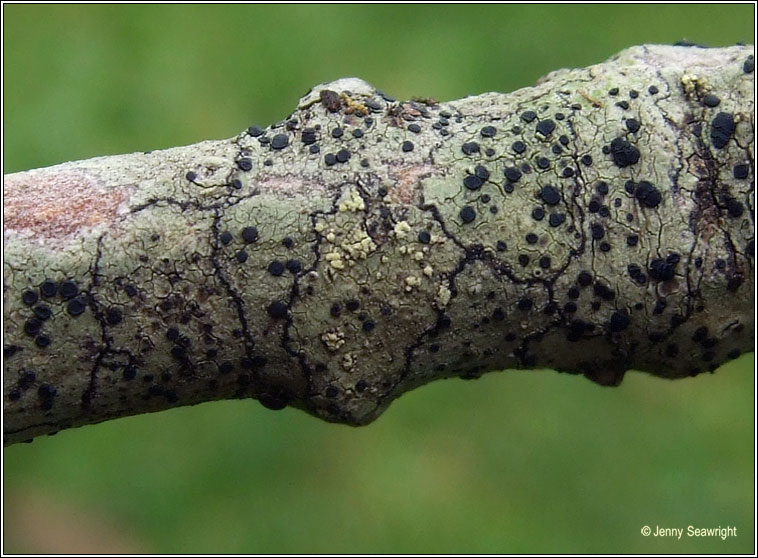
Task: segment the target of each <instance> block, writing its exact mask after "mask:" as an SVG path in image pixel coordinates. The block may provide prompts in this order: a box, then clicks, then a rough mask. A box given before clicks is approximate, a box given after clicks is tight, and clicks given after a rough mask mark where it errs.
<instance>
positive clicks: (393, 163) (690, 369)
mask: <svg viewBox="0 0 758 558" xmlns="http://www.w3.org/2000/svg"><path fill="white" fill-rule="evenodd" d="M753 65H754V62H753V47H733V48H723V49H700V48H686V47H664V46H641V47H635V48H631V49H628V50H626V51H624V52H622V53H621V54H619V55H618V56H616V57H615V58H613V59H611V60H610V61H608V62H606V63H604V64H600V65H597V66H592V67H589V68H584V69H579V70H561V71H558V72H554V73H552V74H550V75H548V76H547V77H546V78H544V79H543V80H542V81H541V82H540V83H539V84H538V85H537V86H535V87H531V88H526V89H521V90H519V91H515V92H513V93H509V94H499V93H487V94H483V95H479V96H476V97H468V98H466V99H461V100H458V101H453V102H450V103H438V102H436V101H434V100H432V99H415V100H411V101H405V102H401V101H396V100H395V99H392V98H390V97H389V96H387V95H386V94H384V93H382V92H380V91H378V90H376V89H374V88H373V87H371V86H370V85H368V84H367V83H365V82H363V81H360V80H358V79H344V80H339V81H336V82H333V83H328V84H324V85H320V86H318V87H316V88H314V89H313V90H311V91H310V92H309V93H308V94H307V95H306V96H305V97H303V98H302V99H301V100H300V102H299V104H298V107H297V109H296V110H295V112H293V113H292V115H290V116H289V117H288V118H287V119H285V120H284V121H282V122H279V123H276V124H274V125H272V126H270V127H268V128H265V129H261V128H258V127H255V126H253V127H250V128H249V129H248V130H246V131H245V132H244V133H242V134H240V135H239V136H237V137H235V138H232V139H229V140H222V141H206V142H202V143H199V144H196V145H191V146H188V147H180V148H175V149H169V150H166V151H159V152H146V153H136V154H131V155H122V156H113V157H101V158H96V159H91V160H88V161H79V162H73V163H66V164H62V165H57V166H54V167H50V168H46V169H38V170H31V171H27V172H21V173H17V174H11V175H7V176H5V184H4V194H5V200H4V216H5V230H4V233H5V240H4V302H5V308H4V314H3V315H4V319H5V322H4V356H5V365H4V370H3V415H4V439H5V443H6V444H11V443H15V442H18V441H22V440H27V439H30V438H32V437H34V436H37V435H40V434H45V433H52V432H56V431H58V430H60V429H64V428H69V427H72V426H78V425H82V424H87V423H94V422H99V421H103V420H107V419H111V418H116V417H121V416H126V415H132V414H136V413H143V412H148V411H157V410H161V409H165V408H169V407H173V406H178V405H188V404H194V403H199V402H202V401H209V400H215V399H223V398H247V397H254V398H257V399H258V400H260V402H261V403H263V404H264V405H265V406H267V407H270V408H272V409H279V408H282V407H284V406H286V405H292V406H295V407H299V408H301V409H304V410H306V411H307V412H309V413H312V414H314V415H316V416H319V417H321V418H323V419H326V420H329V421H335V422H344V423H348V424H365V423H368V422H370V421H371V420H373V419H374V418H376V417H377V416H378V415H379V414H380V413H381V412H382V411H383V410H384V409H385V408H386V407H387V406H388V405H389V404H390V402H391V401H392V400H393V399H395V398H396V397H398V396H399V395H401V394H402V393H404V392H406V391H408V390H410V389H412V388H414V387H416V386H419V385H421V384H424V383H427V382H429V381H432V380H435V379H438V378H445V377H450V376H461V377H464V378H474V377H478V376H479V375H481V374H482V373H484V372H488V371H491V370H502V369H506V368H536V367H539V368H543V367H548V368H554V369H556V370H559V371H564V372H570V373H580V374H584V375H585V376H587V377H588V378H590V379H592V380H594V381H596V382H599V383H601V384H605V385H617V384H618V383H619V382H620V381H621V379H622V377H623V375H624V372H625V371H626V370H627V369H638V370H645V371H647V372H650V373H652V374H655V375H658V376H663V377H667V378H680V377H685V376H691V375H695V374H698V373H700V372H702V371H705V370H713V369H715V368H716V367H717V366H718V365H719V364H721V363H723V362H724V361H726V360H728V359H732V358H735V357H737V356H738V355H739V354H741V353H743V352H747V351H750V350H752V347H753V330H754V318H753V307H754V300H753V291H754V260H753V251H754V231H755V226H754V198H753V185H754V176H755V175H754V152H753V139H754V130H755V122H754V119H753V118H754V117H753V115H754V99H753V89H754V71H753Z"/></svg>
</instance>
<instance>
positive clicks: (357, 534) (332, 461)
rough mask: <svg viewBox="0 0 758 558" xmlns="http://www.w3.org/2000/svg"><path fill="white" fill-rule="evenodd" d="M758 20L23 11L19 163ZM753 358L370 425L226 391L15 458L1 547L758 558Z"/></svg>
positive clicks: (532, 391) (526, 13)
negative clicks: (663, 533) (696, 532)
mask: <svg viewBox="0 0 758 558" xmlns="http://www.w3.org/2000/svg"><path fill="white" fill-rule="evenodd" d="M753 10H754V6H752V5H750V4H745V5H718V6H716V5H713V6H711V5H669V6H661V5H655V6H643V5H616V6H591V5H583V6H572V5H560V6H537V5H531V6H530V5H490V6H450V5H445V6H428V5H427V6H402V5H393V6H376V5H371V6H297V5H296V6H255V5H236V6H197V5H185V6H144V5H122V6H89V5H76V6H52V5H37V6H34V5H7V4H6V5H4V6H3V15H4V20H3V21H4V22H3V32H4V39H3V40H4V43H3V46H4V68H3V83H4V85H3V92H4V95H5V106H4V122H3V127H4V129H3V131H4V141H3V153H4V168H3V170H4V172H5V173H8V172H14V171H18V170H24V169H27V168H32V167H39V166H47V165H51V164H55V163H59V162H63V161H66V160H74V159H82V158H87V157H92V156H96V155H105V154H112V153H122V152H130V151H140V150H147V149H159V148H165V147H171V146H174V145H183V144H189V143H194V142H196V141H199V140H203V139H210V138H224V137H230V136H232V135H234V134H236V133H237V132H238V131H240V130H242V129H244V128H245V127H247V126H248V125H250V124H254V123H257V124H262V125H265V124H268V123H270V122H273V121H275V120H279V119H282V118H284V117H285V116H286V115H287V114H289V112H290V111H291V110H292V109H293V108H294V106H295V103H296V101H297V99H298V97H299V96H300V95H302V94H303V93H305V92H306V91H307V90H308V89H309V88H310V87H311V86H312V85H315V84H316V83H319V82H323V81H329V80H332V79H335V78H337V77H344V76H352V75H355V76H359V77H362V78H364V79H366V80H367V81H369V82H371V83H373V84H374V85H376V86H377V87H380V88H382V89H383V90H385V91H387V92H388V93H390V94H392V95H394V96H396V97H398V98H408V97H410V96H413V95H418V96H432V97H435V98H437V99H440V100H450V99H454V98H458V97H461V96H465V95H468V94H476V93H481V92H485V91H493V90H494V91H509V90H513V89H516V88H520V87H524V86H528V85H531V84H533V83H534V81H535V80H536V79H537V78H538V77H540V76H541V75H543V74H545V73H547V72H549V71H551V70H555V69H558V68H561V67H571V66H584V65H588V64H592V63H597V62H600V61H602V60H605V59H606V58H608V57H610V56H611V55H613V54H614V53H616V52H617V51H619V50H620V49H622V48H625V47H628V46H631V45H634V44H639V43H644V42H657V43H673V42H675V41H677V40H680V39H685V38H686V39H689V40H691V41H695V42H698V43H704V44H708V45H711V46H726V45H732V44H734V43H735V42H737V41H744V42H752V38H753V36H754V29H753V21H754V16H753ZM753 366H754V357H753V354H749V355H745V356H743V357H742V358H740V359H738V360H737V361H735V362H733V363H730V364H729V365H727V366H724V367H722V368H721V369H720V370H719V371H718V372H717V373H716V374H715V375H705V376H701V377H698V378H695V379H689V380H680V381H676V382H668V381H664V380H660V379H656V378H652V377H649V376H647V375H644V374H628V375H627V378H626V380H625V381H624V383H623V385H622V386H621V387H620V388H618V389H608V388H600V387H598V386H596V385H594V384H592V383H590V382H588V381H586V380H584V379H582V378H579V377H570V376H567V375H558V374H555V373H552V372H541V371H537V372H515V371H511V372H508V373H502V374H490V375H488V376H485V377H484V378H482V379H481V380H479V381H476V382H463V381H460V380H449V381H445V382H438V383H436V384H432V385H429V386H426V387H424V388H422V389H419V390H417V391H416V392H414V393H411V394H409V395H406V396H404V397H403V398H401V399H400V400H399V401H397V402H396V403H394V404H393V405H392V407H391V409H390V410H389V411H388V412H387V413H386V414H385V415H384V416H383V417H382V418H381V419H379V421H378V422H376V423H375V424H373V425H371V426H368V427H364V428H360V429H351V428H349V427H342V426H337V425H329V424H322V423H320V422H318V421H316V420H315V419H313V418H310V417H308V416H306V415H305V414H303V413H301V412H299V411H296V410H286V411H283V412H280V413H272V412H270V411H267V410H265V409H264V408H263V407H261V406H260V405H259V404H257V403H256V402H254V401H234V402H220V403H212V404H206V405H200V406H197V407H193V408H182V409H176V410H172V411H167V412H163V413H158V414H154V415H149V416H140V417H132V418H128V419H122V420H118V421H114V422H111V423H105V424H102V425H98V426H90V427H85V428H81V429H77V430H71V431H66V432H62V433H60V434H58V435H57V436H54V437H50V438H41V439H38V440H36V441H35V442H34V443H32V444H29V445H17V446H12V447H10V448H8V449H6V450H5V451H4V464H3V469H4V474H5V476H4V495H3V500H4V505H5V514H4V535H5V542H4V549H3V550H4V551H5V552H6V553H20V552H85V551H89V552H108V551H111V552H158V553H160V552H164V553H165V552H172V553H184V552H192V553H204V552H218V553H235V552H246V553H279V552H287V553H300V552H308V553H327V552H335V553H336V552H343V553H344V552H357V553H360V552H364V553H365V552H401V553H447V552H450V553H465V552H474V553H519V552H520V553H533V552H541V553H551V552H574V553H613V552H630V553H657V552H661V553H711V552H718V553H749V552H753V551H754V547H753V537H754V527H753V525H754V509H755V508H754V505H755V502H754V489H755V487H754V480H753V479H754V477H753V471H754V469H753V467H754V462H753V459H754V458H753V455H754V454H753V451H754V430H753V424H754V420H753V410H754V400H753V393H754V389H755V388H754V384H755V377H754V373H753ZM644 525H649V526H651V527H652V528H653V529H655V526H656V525H659V526H661V527H684V528H685V529H686V527H687V526H688V525H694V526H696V527H712V526H718V525H721V526H734V527H736V528H737V533H738V536H737V537H736V538H729V539H727V540H725V541H723V540H721V539H719V538H706V539H694V538H689V537H687V536H684V537H683V538H682V540H676V539H671V538H667V539H662V538H657V537H652V536H651V537H643V536H642V535H641V534H640V529H641V528H642V526H644Z"/></svg>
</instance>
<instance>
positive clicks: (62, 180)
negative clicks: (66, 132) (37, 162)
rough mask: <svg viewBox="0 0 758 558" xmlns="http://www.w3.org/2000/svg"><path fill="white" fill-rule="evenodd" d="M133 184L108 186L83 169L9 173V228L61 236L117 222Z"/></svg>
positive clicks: (6, 203)
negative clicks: (122, 205) (78, 170)
mask: <svg viewBox="0 0 758 558" xmlns="http://www.w3.org/2000/svg"><path fill="white" fill-rule="evenodd" d="M131 189H132V188H131V187H128V186H127V187H121V188H104V187H103V185H102V184H101V183H100V182H99V181H98V180H97V179H95V178H94V177H92V176H90V175H87V174H86V173H83V172H71V171H56V172H51V171H49V170H48V171H46V172H34V171H31V172H23V173H17V174H11V175H8V176H6V177H5V181H4V184H3V197H4V203H3V217H4V219H5V229H6V231H18V232H26V233H30V234H32V235H34V236H41V237H45V238H60V237H63V236H67V235H70V234H74V233H78V232H81V231H82V230H85V229H90V228H92V227H95V226H97V225H100V224H103V223H108V222H113V221H114V220H115V219H116V216H117V215H118V213H119V211H118V210H119V206H120V205H121V204H122V203H124V202H125V201H126V199H127V198H128V194H129V191H130V190H131Z"/></svg>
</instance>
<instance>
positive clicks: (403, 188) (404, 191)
mask: <svg viewBox="0 0 758 558" xmlns="http://www.w3.org/2000/svg"><path fill="white" fill-rule="evenodd" d="M435 173H439V169H436V168H435V167H434V166H432V165H402V166H397V167H393V168H391V169H390V176H391V177H392V179H393V180H394V181H395V187H394V188H392V189H391V190H390V191H389V195H390V198H391V199H392V201H393V202H395V203H404V204H409V205H418V204H419V203H420V202H421V180H422V179H424V178H427V177H428V176H431V175H432V174H435Z"/></svg>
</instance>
